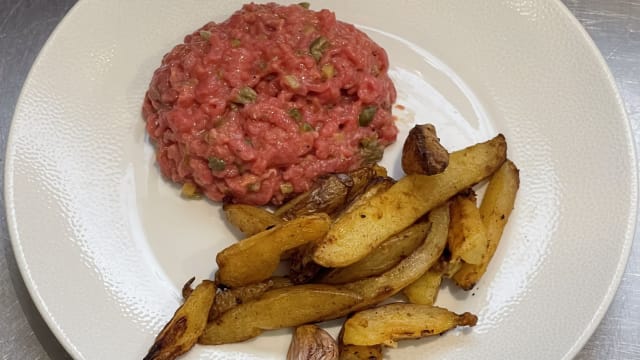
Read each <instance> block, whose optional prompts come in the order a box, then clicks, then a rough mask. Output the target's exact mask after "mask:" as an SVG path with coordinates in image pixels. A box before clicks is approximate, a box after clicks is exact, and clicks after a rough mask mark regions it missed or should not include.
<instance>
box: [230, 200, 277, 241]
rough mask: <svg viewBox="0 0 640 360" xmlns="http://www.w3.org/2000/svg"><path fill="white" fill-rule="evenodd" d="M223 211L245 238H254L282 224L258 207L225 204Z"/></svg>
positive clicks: (275, 217) (271, 214)
mask: <svg viewBox="0 0 640 360" xmlns="http://www.w3.org/2000/svg"><path fill="white" fill-rule="evenodd" d="M222 210H223V211H224V214H225V215H226V216H227V220H228V221H229V223H231V225H233V226H235V227H236V228H237V229H238V230H240V231H241V232H242V233H243V234H244V235H245V236H253V235H255V234H257V233H259V232H261V231H264V230H268V229H270V228H272V227H274V226H276V225H278V224H280V223H282V219H280V218H279V217H277V216H275V215H273V213H271V212H269V211H267V210H265V209H263V208H261V207H258V206H251V205H242V204H224V205H223V206H222Z"/></svg>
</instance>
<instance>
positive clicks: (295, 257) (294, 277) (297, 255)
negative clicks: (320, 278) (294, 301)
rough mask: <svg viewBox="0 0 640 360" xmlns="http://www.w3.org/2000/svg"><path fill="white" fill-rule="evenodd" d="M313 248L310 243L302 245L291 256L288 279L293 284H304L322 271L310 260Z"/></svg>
mask: <svg viewBox="0 0 640 360" xmlns="http://www.w3.org/2000/svg"><path fill="white" fill-rule="evenodd" d="M313 246H314V244H312V243H309V244H306V245H302V246H300V247H299V248H297V249H295V251H294V252H293V254H292V255H291V258H290V259H289V260H290V264H289V277H290V278H291V281H292V282H293V283H294V284H306V283H308V282H309V281H311V280H312V279H313V278H315V277H316V275H318V273H319V272H320V271H321V270H322V267H321V266H320V265H318V264H316V263H315V262H313V259H312V258H311V254H312V253H313Z"/></svg>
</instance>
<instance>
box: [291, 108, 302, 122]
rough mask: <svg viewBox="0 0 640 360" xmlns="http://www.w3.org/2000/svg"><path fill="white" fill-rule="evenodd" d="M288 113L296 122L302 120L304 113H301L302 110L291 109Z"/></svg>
mask: <svg viewBox="0 0 640 360" xmlns="http://www.w3.org/2000/svg"><path fill="white" fill-rule="evenodd" d="M288 112H289V116H291V117H292V118H293V120H295V121H300V120H302V113H301V112H300V109H298V108H291V109H289V111H288Z"/></svg>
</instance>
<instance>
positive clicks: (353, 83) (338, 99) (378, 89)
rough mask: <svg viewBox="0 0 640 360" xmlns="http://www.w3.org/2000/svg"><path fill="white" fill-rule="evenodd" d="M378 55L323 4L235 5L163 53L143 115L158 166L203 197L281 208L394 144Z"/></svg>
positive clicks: (389, 91)
mask: <svg viewBox="0 0 640 360" xmlns="http://www.w3.org/2000/svg"><path fill="white" fill-rule="evenodd" d="M388 68H389V62H388V58H387V54H386V52H385V51H384V49H382V48H381V47H380V46H378V45H377V44H376V43H375V42H373V41H372V40H371V39H370V38H369V37H368V36H367V35H365V34H364V33H363V32H361V31H359V30H358V29H356V28H355V27H354V26H353V25H350V24H346V23H343V22H340V21H337V20H336V17H335V14H334V13H332V12H331V11H328V10H321V11H312V10H308V9H305V8H304V7H302V6H299V5H291V6H280V5H276V4H266V5H256V4H248V5H244V6H243V7H242V9H241V10H239V11H237V12H236V13H234V14H233V15H232V16H231V18H229V19H228V20H226V21H225V22H223V23H220V24H216V23H213V22H211V23H208V24H206V25H204V26H203V27H202V28H201V29H199V30H197V31H195V32H194V33H193V34H191V35H187V36H186V37H185V39H184V43H183V44H180V45H177V46H176V47H175V48H173V50H171V52H169V53H168V54H166V55H165V56H164V58H163V59H162V64H161V66H160V67H159V68H158V69H157V70H156V71H155V72H154V74H153V78H152V79H151V84H150V85H149V89H148V91H147V93H146V96H145V99H144V105H143V115H144V118H145V121H146V129H147V132H148V134H149V136H150V138H151V139H152V141H153V143H154V145H155V149H156V159H157V163H158V166H159V168H160V170H161V172H162V174H163V175H164V176H165V177H166V178H168V179H171V180H172V181H174V182H176V183H180V184H192V185H195V187H196V188H197V189H198V191H199V192H201V193H203V194H204V195H205V196H207V197H208V198H209V199H212V200H214V201H226V202H234V203H245V204H254V205H264V204H268V203H272V204H280V203H282V202H283V200H285V199H286V198H289V197H291V196H292V195H293V194H295V193H300V192H303V191H306V190H307V189H309V187H310V186H311V184H312V183H313V181H314V179H316V178H317V177H319V176H321V175H324V174H327V173H332V172H344V171H349V170H353V169H355V168H358V167H360V166H363V165H367V164H372V163H375V162H377V161H378V160H380V158H381V157H382V153H383V150H384V148H385V147H386V146H387V145H389V144H391V143H392V142H394V141H395V139H396V135H397V132H398V130H397V128H396V126H395V123H394V119H393V117H392V115H391V106H392V105H393V103H394V102H395V99H396V90H395V88H394V86H393V83H392V81H391V79H390V78H389V76H388V74H387V70H388Z"/></svg>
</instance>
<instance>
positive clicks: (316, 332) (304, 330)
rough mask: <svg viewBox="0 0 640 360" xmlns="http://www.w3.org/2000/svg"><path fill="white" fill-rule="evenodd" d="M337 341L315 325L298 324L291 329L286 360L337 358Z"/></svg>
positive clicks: (331, 359) (333, 359)
mask: <svg viewBox="0 0 640 360" xmlns="http://www.w3.org/2000/svg"><path fill="white" fill-rule="evenodd" d="M339 353H340V351H339V348H338V343H337V342H336V341H335V340H334V339H333V337H331V335H330V334H329V333H328V332H326V331H324V330H322V329H321V328H319V327H318V326H316V325H302V326H298V327H297V328H296V329H295V330H294V331H293V337H292V338H291V344H290V345H289V351H288V352H287V360H338V354H339Z"/></svg>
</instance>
